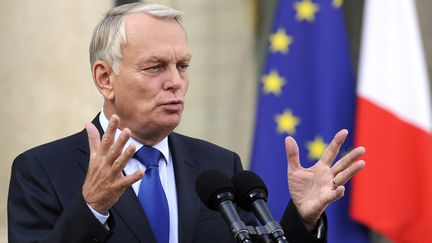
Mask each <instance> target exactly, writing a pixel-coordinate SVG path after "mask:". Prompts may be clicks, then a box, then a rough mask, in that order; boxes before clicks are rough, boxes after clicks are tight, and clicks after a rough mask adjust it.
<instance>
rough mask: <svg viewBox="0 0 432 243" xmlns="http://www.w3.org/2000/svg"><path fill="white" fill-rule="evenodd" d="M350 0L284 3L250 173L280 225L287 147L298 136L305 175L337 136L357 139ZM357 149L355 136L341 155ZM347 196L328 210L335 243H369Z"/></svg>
mask: <svg viewBox="0 0 432 243" xmlns="http://www.w3.org/2000/svg"><path fill="white" fill-rule="evenodd" d="M342 2H343V0H333V1H331V0H297V1H291V0H280V1H279V5H278V7H277V8H276V12H275V19H274V23H273V28H272V33H271V34H270V36H269V47H268V54H267V59H266V62H265V66H264V69H263V73H262V76H261V79H260V85H259V97H258V103H257V117H256V128H255V138H254V145H253V151H252V161H251V169H252V170H253V171H255V172H256V173H257V174H259V175H260V176H261V177H262V179H263V180H264V182H265V183H266V185H267V187H268V189H269V206H270V209H271V210H272V212H273V214H274V215H275V217H276V218H278V219H280V218H281V216H282V214H283V212H284V210H285V207H286V206H287V204H288V202H289V200H290V197H289V193H288V185H287V160H286V154H285V145H284V139H285V137H286V136H287V135H290V136H293V137H294V138H295V139H296V141H297V143H298V145H299V149H300V161H301V163H302V166H303V167H310V166H312V165H313V164H315V163H316V162H317V161H318V159H319V158H320V157H321V155H322V154H323V152H324V150H325V148H326V146H327V145H328V144H329V143H330V142H331V140H332V138H333V136H334V135H335V134H336V133H337V132H338V131H339V130H341V129H343V128H346V129H348V130H349V131H350V134H353V122H354V108H355V107H354V106H355V80H354V75H353V71H352V66H351V60H350V55H349V49H348V43H347V38H346V33H345V25H344V22H343V12H342V8H341V5H342ZM350 149H352V135H349V136H348V138H347V140H346V142H345V144H344V145H343V147H342V148H341V153H344V152H348V151H349V150H350ZM349 196H350V190H349V184H348V185H346V191H345V196H344V197H343V198H342V199H340V200H338V201H337V202H334V203H332V204H331V205H330V206H329V207H328V208H327V210H326V213H327V216H328V221H329V231H328V239H329V242H331V243H339V242H340V243H346V242H350V243H361V242H362V243H363V242H369V239H368V232H367V230H366V229H365V228H364V227H362V226H360V225H358V224H356V223H355V222H353V221H352V220H351V219H350V218H349V215H348V203H349Z"/></svg>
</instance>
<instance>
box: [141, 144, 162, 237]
mask: <svg viewBox="0 0 432 243" xmlns="http://www.w3.org/2000/svg"><path fill="white" fill-rule="evenodd" d="M160 156H161V153H160V152H159V150H157V149H155V148H152V147H145V146H143V147H142V148H140V149H139V150H138V151H137V152H136V153H135V157H136V158H137V159H138V160H139V161H140V162H141V163H142V164H143V165H144V166H145V167H146V171H145V175H144V177H143V178H142V180H141V184H140V187H139V192H138V199H139V201H140V202H141V205H142V207H143V209H144V212H145V213H146V215H147V218H148V220H149V221H150V224H151V227H152V229H153V233H154V235H155V237H156V239H157V242H158V243H168V241H169V209H168V201H167V198H166V196H165V192H164V190H163V187H162V184H161V180H160V177H159V167H158V166H159V158H160Z"/></svg>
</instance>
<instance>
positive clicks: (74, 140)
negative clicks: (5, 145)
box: [14, 130, 88, 164]
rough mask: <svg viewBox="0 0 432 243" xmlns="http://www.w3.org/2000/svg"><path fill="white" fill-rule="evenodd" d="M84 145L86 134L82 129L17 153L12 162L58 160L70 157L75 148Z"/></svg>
mask: <svg viewBox="0 0 432 243" xmlns="http://www.w3.org/2000/svg"><path fill="white" fill-rule="evenodd" d="M86 147H88V141H87V134H86V132H85V130H82V131H80V132H77V133H75V134H72V135H70V136H67V137H63V138H60V139H57V140H54V141H51V142H48V143H45V144H42V145H39V146H36V147H33V148H30V149H28V150H26V151H24V152H23V153H21V154H20V155H18V156H17V157H16V158H15V161H14V164H15V163H19V161H28V160H43V161H50V160H57V161H60V160H59V158H62V157H70V156H71V155H72V154H73V153H75V152H76V151H77V149H80V148H83V149H84V148H86ZM56 158H57V159H56ZM20 163H22V162H20Z"/></svg>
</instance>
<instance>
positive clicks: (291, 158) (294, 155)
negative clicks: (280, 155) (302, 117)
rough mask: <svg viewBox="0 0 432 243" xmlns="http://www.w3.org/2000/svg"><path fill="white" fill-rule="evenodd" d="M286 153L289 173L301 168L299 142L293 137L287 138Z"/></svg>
mask: <svg viewBox="0 0 432 243" xmlns="http://www.w3.org/2000/svg"><path fill="white" fill-rule="evenodd" d="M285 151H286V155H287V160H288V171H290V170H291V171H292V170H296V169H298V168H301V165H300V155H299V148H298V145H297V142H296V141H295V140H294V138H293V137H291V136H288V137H286V138H285Z"/></svg>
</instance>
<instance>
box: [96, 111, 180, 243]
mask: <svg viewBox="0 0 432 243" xmlns="http://www.w3.org/2000/svg"><path fill="white" fill-rule="evenodd" d="M99 122H100V124H101V126H102V129H103V130H104V131H106V129H107V127H108V119H107V117H106V116H105V113H104V112H103V110H102V112H101V113H100V115H99ZM120 134H121V130H120V129H117V131H116V134H115V140H117V139H118V137H119V136H120ZM130 144H133V145H135V147H136V151H138V150H139V149H140V148H141V147H142V146H143V144H141V143H140V142H138V141H136V140H135V139H133V138H130V139H129V140H128V141H127V142H126V144H125V146H124V148H123V150H124V149H126V148H127V147H128V146H129V145H130ZM153 148H155V149H157V150H159V151H160V152H161V153H162V155H163V156H161V158H160V160H159V175H160V179H161V183H162V187H163V189H164V191H165V194H166V197H167V200H168V208H169V218H170V220H169V222H170V230H169V234H170V236H169V242H170V243H177V242H178V214H177V191H176V186H175V178H174V166H173V161H172V157H171V153H170V149H169V146H168V137H165V138H164V139H163V140H162V141H161V142H159V143H158V144H155V145H154V146H153ZM138 169H143V170H144V171H145V166H144V165H143V164H142V163H141V162H139V161H138V160H137V159H135V158H133V157H132V159H130V160H129V161H128V162H127V164H126V166H125V168H124V169H123V172H124V173H125V174H126V175H130V174H132V173H134V172H135V171H137V170H138ZM140 183H141V180H139V181H137V182H135V183H134V184H132V188H133V190H134V192H135V194H136V195H137V196H138V191H139V186H140ZM89 208H90V210H91V211H92V212H93V214H94V215H95V216H96V218H97V219H98V220H99V221H100V222H101V223H102V224H103V225H106V221H107V220H108V217H109V213H108V214H105V215H104V214H100V213H98V212H97V211H95V210H94V209H93V208H91V207H90V206H89Z"/></svg>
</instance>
